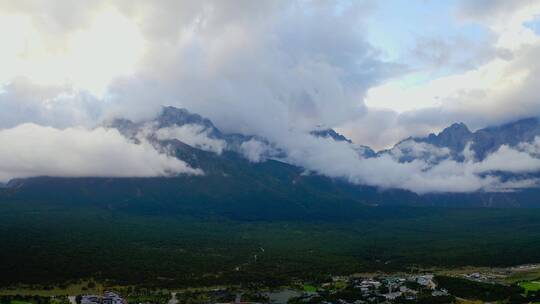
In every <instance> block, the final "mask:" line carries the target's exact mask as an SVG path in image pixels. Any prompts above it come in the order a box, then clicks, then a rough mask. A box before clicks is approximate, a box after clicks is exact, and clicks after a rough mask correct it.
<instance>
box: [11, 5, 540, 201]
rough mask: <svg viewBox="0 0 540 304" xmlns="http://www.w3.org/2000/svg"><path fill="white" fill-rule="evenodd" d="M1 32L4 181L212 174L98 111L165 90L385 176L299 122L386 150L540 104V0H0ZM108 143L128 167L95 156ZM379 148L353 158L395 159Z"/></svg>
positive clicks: (134, 104) (145, 110) (227, 121)
mask: <svg viewBox="0 0 540 304" xmlns="http://www.w3.org/2000/svg"><path fill="white" fill-rule="evenodd" d="M0 39H2V44H1V45H2V47H1V48H0V66H1V67H2V68H1V69H0V147H1V148H0V160H2V162H3V163H4V164H3V165H0V181H1V180H4V181H5V180H9V179H11V178H17V177H28V176H32V175H54V176H156V175H164V174H167V173H168V172H176V173H185V174H203V173H202V172H200V170H198V169H197V168H190V167H189V166H188V165H187V164H186V163H184V162H183V161H181V160H178V159H176V158H173V157H171V156H169V155H166V154H163V153H162V152H160V151H157V150H155V149H153V148H152V146H151V145H150V144H149V143H145V142H144V141H143V142H141V143H134V142H130V141H128V140H126V139H125V138H123V137H122V136H121V135H120V134H119V133H118V132H116V131H115V130H111V129H107V128H104V127H103V125H104V122H106V121H109V120H110V119H112V118H114V117H124V118H128V119H132V120H135V121H140V120H145V119H149V118H151V117H153V116H155V115H157V113H158V112H159V111H160V109H161V107H162V106H163V105H172V106H177V107H184V108H187V109H189V110H190V111H192V112H196V113H199V114H201V115H203V116H205V117H208V118H210V119H211V120H212V121H213V122H214V123H215V124H216V125H217V126H218V127H219V128H220V129H222V130H223V131H225V132H239V133H244V134H256V135H259V136H263V137H266V138H268V139H270V140H271V141H273V142H277V143H278V144H280V145H282V146H284V147H285V149H286V150H288V151H289V152H291V153H290V155H291V160H292V161H294V162H295V163H296V164H299V165H302V166H305V167H307V168H308V169H313V170H314V171H317V172H320V173H323V174H327V175H331V176H344V175H346V176H349V177H350V179H351V180H354V181H357V182H358V183H369V184H374V185H382V186H388V187H393V186H398V187H405V186H403V184H404V183H405V181H403V179H398V180H396V181H392V182H389V181H388V180H384V181H379V180H377V179H371V178H370V177H368V176H359V173H358V172H356V171H355V172H348V171H346V170H345V171H343V170H341V169H336V168H327V166H324V165H323V163H328V162H329V161H330V160H332V158H329V159H318V158H314V159H313V160H309V161H308V159H309V158H307V157H305V153H306V152H305V151H304V150H303V149H308V148H309V149H311V148H313V145H316V146H317V147H318V149H321V150H320V154H323V155H327V154H328V155H333V154H332V153H331V152H329V151H330V150H332V151H333V150H335V149H337V148H336V146H335V145H334V146H331V147H330V146H329V145H327V144H323V145H319V143H312V142H311V139H307V137H305V136H303V135H302V134H305V133H306V132H307V131H309V130H312V129H313V128H315V127H320V126H324V127H329V128H334V129H336V130H338V131H339V132H341V133H343V134H344V135H346V136H347V137H348V138H350V139H352V140H353V142H354V143H355V144H358V145H367V146H370V147H373V148H374V149H376V150H378V149H385V148H390V147H392V146H393V145H394V144H395V143H396V142H399V141H400V140H402V139H403V138H406V137H409V136H423V135H427V134H429V133H431V132H438V131H440V130H442V129H443V128H445V127H446V126H448V125H450V124H452V123H454V122H464V123H466V124H467V125H468V126H469V127H470V128H471V129H473V130H474V129H478V128H482V127H486V126H490V125H496V124H500V123H504V122H508V121H512V120H515V119H518V118H524V117H530V116H540V101H538V99H537V94H536V92H537V89H536V88H538V87H539V85H540V84H539V83H538V82H539V81H540V77H538V76H539V75H538V74H539V72H540V62H539V61H538V60H537V57H538V56H537V55H538V54H540V1H539V0H521V1H505V0H441V1H435V0H433V1H430V0H380V1H374V0H373V1H371V0H365V1H364V0H358V1H308V0H298V1H280V0H277V1H275V0H272V1H270V0H268V1H265V0H261V1H248V0H236V1H210V0H201V1H172V0H171V1H169V0H157V1H142V0H115V1H101V0H96V1H68V0H48V1H37V0H19V1H9V0H0ZM190 130H191V129H190ZM182 132H185V130H183V131H182ZM291 132H292V133H293V134H295V135H294V136H291ZM182 134H184V133H182ZM101 138H106V140H105V139H104V140H100V139H101ZM291 138H294V140H293V141H291ZM107 140H108V141H107ZM312 144H313V145H312ZM31 147H37V148H39V149H42V151H40V150H38V151H40V152H41V153H37V154H40V156H39V157H36V156H34V154H36V153H33V151H32V152H29V151H31V150H30V149H31ZM106 147H113V148H111V149H107V148H106ZM125 151H127V152H125ZM219 151H221V150H219ZM503 152H504V151H503ZM124 153H128V154H129V155H131V156H129V157H123V154H124ZM343 154H347V155H348V156H347V157H346V158H347V159H348V157H349V155H350V151H341V150H340V152H338V153H336V154H335V155H334V156H335V157H341V158H343ZM295 155H298V156H295ZM351 157H352V156H351ZM140 158H144V159H146V160H147V161H146V162H145V163H146V165H145V166H141V165H134V163H137V159H140ZM101 159H107V162H112V163H119V167H118V168H116V167H115V166H111V165H110V164H109V165H107V164H108V163H107V162H105V160H104V162H103V166H101V167H100V166H97V167H95V168H94V167H92V166H88V165H86V164H87V163H88V162H94V163H96V162H100V160H101ZM64 160H65V161H64ZM378 161H380V162H381V163H383V164H384V166H383V167H379V166H378V165H374V164H372V163H368V164H366V163H365V162H364V160H361V162H360V163H357V162H358V160H354V161H353V160H351V162H354V167H355V168H357V170H359V171H365V172H371V171H375V170H382V171H383V172H393V171H388V170H393V169H388V168H386V165H387V163H386V162H385V160H378ZM350 166H351V163H344V165H343V168H342V169H344V168H347V167H350ZM107 168H113V169H112V170H107ZM422 168H424V167H423V166H422V165H419V167H418V168H413V169H411V168H409V169H410V170H420V171H421V170H423V169H422ZM409 169H408V170H409ZM396 170H398V171H399V170H402V167H399V169H396ZM467 170H469V171H467V172H469V173H470V172H473V171H474V170H473V171H471V170H472V169H470V168H468V169H467ZM465 171H466V169H462V171H460V172H462V175H463V174H465ZM399 172H401V171H399ZM399 172H398V173H395V175H396V176H398V177H400V176H402V175H400V174H401V173H399ZM404 172H405V171H404ZM407 172H409V171H407ZM474 172H476V171H474ZM403 174H405V173H403ZM470 174H473V173H470ZM386 175H388V174H386ZM473 175H474V174H473ZM441 176H442V178H441V179H444V176H446V175H441ZM458 177H459V176H458ZM400 178H401V177H400ZM456 178H457V177H456ZM422 179H425V176H423V177H422ZM482 182H485V181H479V183H482ZM418 183H419V184H426V180H423V181H419V182H418ZM481 187H483V185H479V186H477V187H473V188H472V189H473V190H476V189H479V188H481ZM406 188H407V187H406ZM421 188H422V187H421ZM432 188H433V189H435V190H437V189H439V188H440V189H443V190H445V189H447V187H446V186H444V187H432ZM432 188H430V187H423V188H422V189H420V190H419V192H422V191H424V190H425V191H429V189H432ZM408 189H413V190H417V189H419V188H418V187H417V186H414V187H412V186H408ZM426 189H427V190H426ZM467 189H468V188H467Z"/></svg>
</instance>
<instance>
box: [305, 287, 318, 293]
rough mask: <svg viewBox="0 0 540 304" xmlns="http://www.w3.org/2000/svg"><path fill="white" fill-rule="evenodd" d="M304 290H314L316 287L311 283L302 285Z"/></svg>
mask: <svg viewBox="0 0 540 304" xmlns="http://www.w3.org/2000/svg"><path fill="white" fill-rule="evenodd" d="M304 291H306V292H316V291H317V287H315V286H313V285H304Z"/></svg>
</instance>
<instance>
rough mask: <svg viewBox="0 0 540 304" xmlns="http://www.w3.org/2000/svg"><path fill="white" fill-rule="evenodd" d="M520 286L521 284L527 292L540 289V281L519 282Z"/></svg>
mask: <svg viewBox="0 0 540 304" xmlns="http://www.w3.org/2000/svg"><path fill="white" fill-rule="evenodd" d="M519 286H521V287H522V288H523V289H525V291H527V292H529V291H538V290H540V282H539V281H529V282H522V283H519Z"/></svg>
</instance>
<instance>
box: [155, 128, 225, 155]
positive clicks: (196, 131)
mask: <svg viewBox="0 0 540 304" xmlns="http://www.w3.org/2000/svg"><path fill="white" fill-rule="evenodd" d="M154 134H155V135H156V137H157V139H159V140H171V139H177V140H179V141H181V142H183V143H185V144H188V145H190V146H192V147H194V148H198V149H201V150H205V151H210V152H214V153H217V154H221V153H222V152H223V150H224V149H225V148H227V142H225V141H224V140H221V139H215V138H211V137H210V136H209V131H208V130H207V129H205V128H204V126H201V125H183V126H174V127H166V128H160V129H157V130H154Z"/></svg>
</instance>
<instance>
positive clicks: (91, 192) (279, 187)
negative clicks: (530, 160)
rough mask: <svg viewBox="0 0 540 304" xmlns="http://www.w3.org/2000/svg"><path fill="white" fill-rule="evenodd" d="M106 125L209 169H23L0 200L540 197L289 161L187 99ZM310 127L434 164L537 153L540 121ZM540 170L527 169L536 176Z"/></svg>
mask: <svg viewBox="0 0 540 304" xmlns="http://www.w3.org/2000/svg"><path fill="white" fill-rule="evenodd" d="M106 126H107V127H108V128H114V129H117V130H118V131H119V132H120V133H121V134H123V135H124V136H126V137H127V138H129V139H130V140H132V141H135V142H137V141H142V140H147V141H149V142H151V143H152V145H154V146H155V147H156V149H158V150H160V151H162V152H163V153H167V154H169V155H172V156H174V157H177V158H178V159H181V160H183V161H184V162H186V163H187V164H189V166H191V167H193V168H199V169H201V170H202V171H203V172H204V174H203V175H200V176H191V175H181V174H180V175H172V176H166V177H148V178H106V177H95V178H89V177H85V178H62V177H33V178H26V179H15V180H12V181H10V182H9V183H8V185H7V187H4V188H0V201H21V202H24V201H43V202H49V203H54V204H92V205H96V206H99V207H102V208H108V209H112V210H124V211H129V212H136V213H137V212H144V213H162V212H166V213H180V214H190V215H197V216H226V217H232V218H243V219H276V218H277V219H291V218H293V219H295V218H305V219H317V218H321V219H323V218H324V219H327V218H330V219H332V218H340V219H343V218H356V217H361V216H364V214H365V210H367V209H368V208H375V207H384V206H395V205H407V206H441V207H540V204H539V203H537V202H538V199H539V198H540V188H538V187H536V186H529V187H523V188H520V189H516V190H513V191H489V190H480V191H470V192H455V193H450V192H436V193H423V194H418V193H415V192H413V191H410V190H406V189H399V188H382V187H378V186H377V185H367V184H362V183H352V182H351V181H350V180H348V179H346V178H342V177H335V176H327V175H325V174H322V173H319V172H312V171H310V170H309V168H308V169H306V168H304V167H302V166H300V165H298V164H295V163H293V162H290V161H289V158H288V155H287V152H288V151H287V149H286V148H283V147H280V146H279V144H277V143H274V142H271V141H270V140H268V139H266V138H263V137H260V136H256V135H245V134H235V133H225V132H222V131H221V130H220V129H219V128H217V127H216V126H215V125H214V123H213V122H212V121H211V120H209V119H207V118H204V117H202V116H200V115H198V114H194V113H190V112H189V111H187V110H185V109H178V108H174V107H164V108H163V110H162V112H161V113H160V114H159V116H158V117H156V118H155V119H152V120H148V121H142V122H132V121H130V120H126V119H115V120H113V121H110V122H109V123H107V124H106ZM309 134H311V135H312V136H313V137H314V138H324V139H325V140H331V141H334V142H336V144H346V145H351V147H352V148H353V149H354V151H356V152H357V153H358V157H360V158H363V159H376V158H379V157H388V158H391V159H394V160H395V161H396V162H399V163H403V164H406V163H413V162H418V161H422V162H425V163H426V164H428V165H429V166H435V165H437V164H441V163H443V162H445V161H452V162H456V163H466V162H471V161H472V159H474V161H475V162H482V161H484V160H486V159H488V158H489V157H490V155H493V154H494V153H496V152H497V151H499V150H500V149H501V147H507V148H510V149H516V151H521V152H524V151H525V150H526V151H527V153H529V154H528V155H531V156H532V157H537V156H538V155H536V154H535V151H531V149H530V148H531V147H533V146H534V143H535V140H536V138H537V136H540V122H539V120H538V119H536V118H528V119H523V120H518V121H515V122H511V123H507V124H504V125H500V126H495V127H488V128H484V129H480V130H477V131H475V132H472V131H470V130H469V129H468V127H467V126H466V125H465V124H463V123H455V124H453V125H451V126H449V127H448V128H446V129H444V130H443V131H442V132H440V133H438V134H429V135H428V136H425V137H410V138H407V139H404V140H402V141H400V142H399V143H397V144H396V145H395V146H394V147H392V148H390V149H386V150H382V151H378V152H376V151H374V150H373V149H371V148H369V147H367V146H362V145H358V144H355V143H353V142H352V141H351V140H350V139H348V138H346V137H345V136H343V135H341V134H339V133H337V132H336V131H335V130H333V129H325V128H318V129H315V130H313V131H311V132H309ZM525 144H526V145H527V146H525ZM527 149H528V150H527ZM495 171H497V170H495ZM538 173H540V172H538ZM538 173H537V172H527V173H526V174H525V175H526V176H527V177H528V178H530V177H533V178H536V177H538V175H540V174H538ZM496 174H498V176H499V177H501V178H502V179H503V180H510V179H512V178H514V177H515V176H521V175H523V174H519V173H515V172H513V173H508V172H502V171H501V172H497V173H496Z"/></svg>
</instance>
